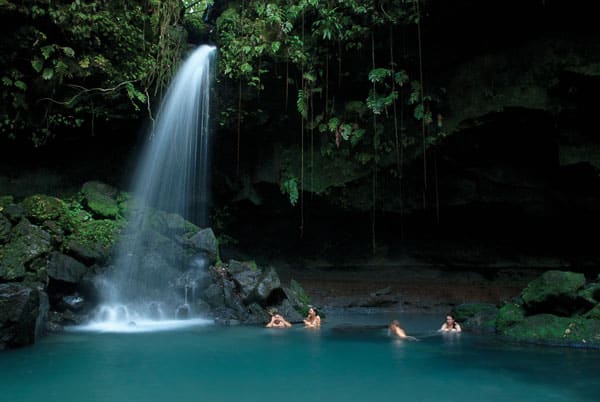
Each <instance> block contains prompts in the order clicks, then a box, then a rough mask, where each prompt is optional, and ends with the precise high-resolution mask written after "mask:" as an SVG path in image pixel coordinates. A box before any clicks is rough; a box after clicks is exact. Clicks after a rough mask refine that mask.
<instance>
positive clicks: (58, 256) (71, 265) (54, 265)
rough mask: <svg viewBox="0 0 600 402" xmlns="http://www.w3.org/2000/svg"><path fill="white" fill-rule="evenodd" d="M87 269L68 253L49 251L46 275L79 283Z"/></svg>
mask: <svg viewBox="0 0 600 402" xmlns="http://www.w3.org/2000/svg"><path fill="white" fill-rule="evenodd" d="M87 271H88V268H87V267H86V266H85V265H84V264H82V263H81V262H79V261H77V260H76V259H74V258H72V257H69V256H68V255H65V254H62V253H59V252H57V251H54V252H52V253H50V259H49V261H48V276H49V277H50V278H52V279H55V280H59V281H63V282H68V283H79V282H80V281H81V280H82V278H83V277H84V276H85V274H86V273H87Z"/></svg>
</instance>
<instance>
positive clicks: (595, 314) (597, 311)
mask: <svg viewBox="0 0 600 402" xmlns="http://www.w3.org/2000/svg"><path fill="white" fill-rule="evenodd" d="M583 317H584V318H589V319H591V320H600V304H597V305H596V306H594V308H593V309H591V310H590V311H588V312H587V313H585V315H584V316H583Z"/></svg>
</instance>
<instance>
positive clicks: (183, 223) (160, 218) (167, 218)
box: [148, 210, 200, 236]
mask: <svg viewBox="0 0 600 402" xmlns="http://www.w3.org/2000/svg"><path fill="white" fill-rule="evenodd" d="M148 226H149V227H150V229H152V230H155V231H157V232H159V233H161V234H164V235H166V236H177V235H179V236H181V235H183V234H186V233H190V234H193V233H196V232H198V230H200V228H199V227H198V226H196V225H194V224H193V223H191V222H190V221H187V220H185V219H184V218H183V217H182V216H181V215H179V214H173V213H168V212H164V211H158V210H154V211H152V213H151V214H150V215H149V217H148Z"/></svg>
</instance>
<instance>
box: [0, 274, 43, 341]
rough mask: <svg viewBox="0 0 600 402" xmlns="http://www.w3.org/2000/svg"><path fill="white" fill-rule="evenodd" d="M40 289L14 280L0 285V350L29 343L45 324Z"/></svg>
mask: <svg viewBox="0 0 600 402" xmlns="http://www.w3.org/2000/svg"><path fill="white" fill-rule="evenodd" d="M47 312H48V301H47V297H46V295H45V293H44V292H42V291H40V290H38V289H33V288H29V287H26V286H24V285H21V284H17V283H6V284H0V349H6V348H15V347H19V346H26V345H31V344H33V343H34V341H35V339H36V336H38V335H40V334H41V333H42V331H43V329H44V326H45V318H46V314H47Z"/></svg>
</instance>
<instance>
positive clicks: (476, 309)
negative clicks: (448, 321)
mask: <svg viewBox="0 0 600 402" xmlns="http://www.w3.org/2000/svg"><path fill="white" fill-rule="evenodd" d="M450 314H452V315H453V316H454V318H455V320H456V322H458V323H459V324H460V326H461V328H462V329H463V330H468V331H475V332H478V331H483V332H494V331H495V322H496V317H497V315H498V308H497V307H496V305H494V304H491V303H465V304H461V305H458V306H456V307H454V308H453V309H452V311H451V313H450ZM440 325H441V324H440Z"/></svg>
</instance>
